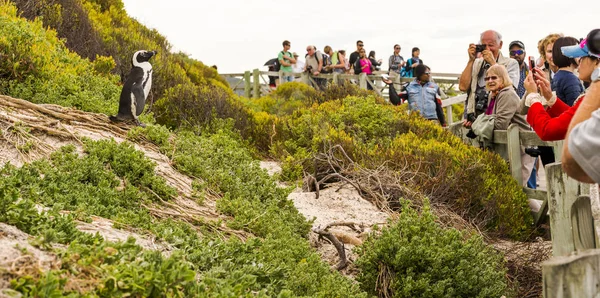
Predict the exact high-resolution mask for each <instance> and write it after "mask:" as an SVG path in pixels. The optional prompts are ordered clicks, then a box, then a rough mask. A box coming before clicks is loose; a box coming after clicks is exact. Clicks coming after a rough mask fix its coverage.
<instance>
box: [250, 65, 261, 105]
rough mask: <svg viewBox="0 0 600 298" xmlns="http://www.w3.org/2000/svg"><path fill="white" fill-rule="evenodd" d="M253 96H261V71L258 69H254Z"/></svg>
mask: <svg viewBox="0 0 600 298" xmlns="http://www.w3.org/2000/svg"><path fill="white" fill-rule="evenodd" d="M252 83H253V86H252V91H253V94H252V97H253V98H259V97H260V72H259V71H258V69H254V70H253V71H252Z"/></svg>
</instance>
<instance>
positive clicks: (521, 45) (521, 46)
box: [508, 40, 525, 50]
mask: <svg viewBox="0 0 600 298" xmlns="http://www.w3.org/2000/svg"><path fill="white" fill-rule="evenodd" d="M515 45H516V46H518V47H520V48H521V49H523V50H524V49H525V45H524V44H523V42H521V41H520V40H515V41H513V42H511V43H510V44H509V45H508V48H509V49H510V48H512V46H515Z"/></svg>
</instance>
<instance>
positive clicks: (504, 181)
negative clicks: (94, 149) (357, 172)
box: [271, 96, 532, 238]
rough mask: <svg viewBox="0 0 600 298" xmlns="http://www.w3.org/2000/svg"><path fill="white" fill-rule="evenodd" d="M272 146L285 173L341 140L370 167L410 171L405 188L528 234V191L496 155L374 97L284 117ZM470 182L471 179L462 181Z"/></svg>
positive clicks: (492, 228)
mask: <svg viewBox="0 0 600 298" xmlns="http://www.w3.org/2000/svg"><path fill="white" fill-rule="evenodd" d="M276 123H277V126H276V127H277V134H275V137H274V139H275V141H274V142H273V146H271V153H272V154H273V155H274V156H277V157H279V158H280V159H281V160H283V161H284V165H283V170H284V171H283V173H284V175H283V177H288V178H292V179H296V178H298V177H301V176H302V174H303V171H305V172H307V173H313V172H314V169H313V168H312V167H313V164H314V163H312V162H304V161H305V160H306V159H307V158H312V156H314V155H315V154H319V153H326V151H327V150H328V148H330V147H331V146H333V145H341V147H342V148H343V149H344V151H345V153H346V154H347V155H348V157H349V158H350V159H352V160H353V161H354V162H356V163H357V164H358V165H361V166H363V167H366V168H368V169H373V170H375V169H378V168H379V167H382V166H385V168H386V169H389V170H392V171H400V172H402V173H406V172H411V173H415V178H414V179H411V180H410V181H407V182H406V185H405V186H406V187H409V188H414V190H415V191H418V192H420V193H422V194H423V195H425V196H428V197H430V198H431V199H432V200H433V201H434V202H436V203H444V204H446V205H448V206H449V207H451V209H452V210H454V211H455V212H457V213H458V214H461V215H462V216H463V217H464V218H465V219H467V220H469V221H473V222H475V223H477V224H478V225H479V226H480V227H481V228H483V229H485V230H486V231H488V232H493V233H496V234H498V235H508V236H510V237H513V238H523V237H526V236H527V235H528V234H529V232H530V230H531V228H532V225H531V224H532V217H531V214H530V211H529V207H528V205H527V200H526V197H525V194H524V193H523V192H522V190H521V187H520V185H519V183H517V182H516V181H515V180H514V179H513V178H512V177H511V176H510V173H509V171H508V166H507V164H506V162H505V161H504V160H502V159H501V158H500V157H499V156H497V155H496V154H491V153H489V152H485V151H482V150H480V149H478V148H475V147H472V146H468V145H465V144H464V143H463V142H462V141H461V140H460V139H459V138H457V137H455V136H454V135H452V134H451V133H450V132H448V131H446V130H444V129H443V128H442V127H440V126H439V125H437V124H435V123H433V122H431V121H427V120H425V119H423V118H422V117H420V116H419V115H418V114H415V113H412V114H410V115H409V114H407V113H405V112H404V111H403V107H396V106H391V105H385V104H381V102H380V99H379V98H376V97H372V96H371V97H366V98H361V97H347V98H345V99H342V100H338V101H329V102H326V103H323V104H321V105H318V106H312V107H310V108H305V109H301V110H298V111H296V112H294V113H293V114H290V115H288V116H285V117H281V118H280V121H278V122H276ZM465 181H468V183H465Z"/></svg>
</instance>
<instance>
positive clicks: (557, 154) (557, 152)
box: [552, 141, 563, 161]
mask: <svg viewBox="0 0 600 298" xmlns="http://www.w3.org/2000/svg"><path fill="white" fill-rule="evenodd" d="M552 151H554V160H555V161H561V160H562V151H563V141H557V142H555V143H554V146H552Z"/></svg>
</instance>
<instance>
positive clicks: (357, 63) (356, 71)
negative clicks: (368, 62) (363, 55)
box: [354, 58, 362, 74]
mask: <svg viewBox="0 0 600 298" xmlns="http://www.w3.org/2000/svg"><path fill="white" fill-rule="evenodd" d="M361 72H362V68H361V67H360V58H357V59H356V61H354V74H360V73H361Z"/></svg>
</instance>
